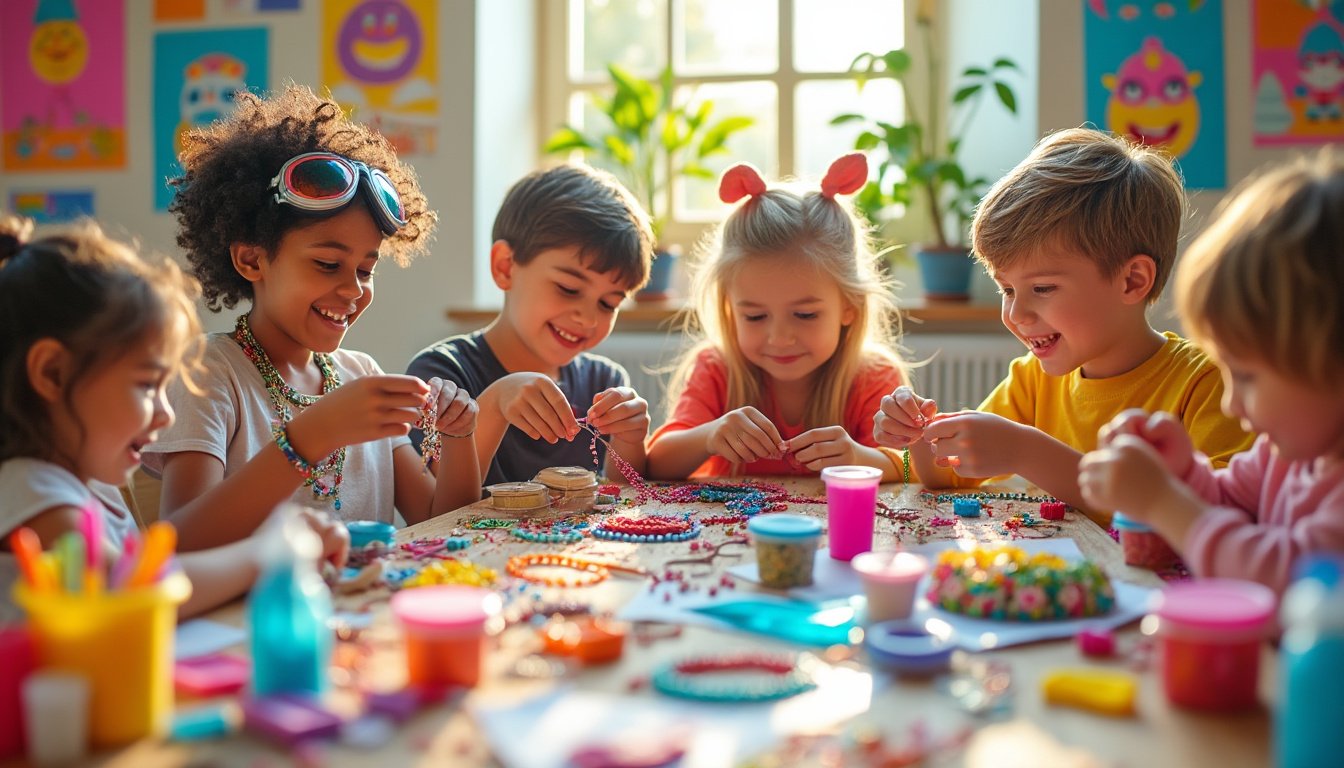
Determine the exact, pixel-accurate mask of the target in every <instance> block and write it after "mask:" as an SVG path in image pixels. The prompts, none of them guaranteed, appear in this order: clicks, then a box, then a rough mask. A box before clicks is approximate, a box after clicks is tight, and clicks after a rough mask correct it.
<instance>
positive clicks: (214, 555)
mask: <svg viewBox="0 0 1344 768" xmlns="http://www.w3.org/2000/svg"><path fill="white" fill-rule="evenodd" d="M30 232H31V224H30V223H29V222H26V221H24V220H21V219H17V218H14V217H4V216H0V499H3V500H4V502H3V504H0V550H3V551H0V624H2V623H5V622H7V621H10V620H13V619H15V618H17V616H16V613H17V611H16V609H15V607H14V606H13V604H12V603H10V601H9V595H10V587H11V586H12V584H13V583H14V580H15V578H16V576H17V564H16V561H15V558H14V556H13V554H12V553H10V552H9V551H8V542H9V540H10V535H11V533H13V532H14V531H16V530H17V529H19V528H20V527H26V528H28V529H31V530H32V531H33V532H35V533H36V534H37V536H38V538H39V539H40V541H41V543H42V545H43V547H50V546H51V545H52V544H53V542H55V540H56V539H57V538H58V537H60V536H61V535H62V534H64V533H66V532H68V531H74V530H77V528H78V525H79V520H80V516H81V515H82V514H83V512H82V510H83V509H84V508H85V507H88V506H92V507H94V508H95V509H96V510H97V511H98V513H99V514H101V516H102V518H103V525H102V529H103V531H104V532H105V534H104V546H105V548H106V550H107V551H106V553H105V557H104V561H105V562H106V561H110V559H111V558H112V557H113V556H114V555H117V554H119V553H120V552H122V550H123V549H124V547H125V542H126V540H127V539H128V538H129V537H130V535H131V534H132V532H133V531H135V528H136V524H135V520H134V518H133V517H132V516H131V513H130V511H129V510H128V509H127V507H126V505H125V503H124V502H123V501H122V497H121V494H120V492H119V490H118V488H117V486H118V485H121V484H123V483H125V482H126V478H127V476H128V475H129V474H130V472H131V471H132V470H133V469H134V468H135V467H136V466H138V465H139V463H140V452H141V451H142V450H143V449H144V448H145V446H146V445H148V444H149V443H151V442H152V441H153V440H154V438H155V436H156V435H157V434H158V432H159V431H160V430H162V429H165V428H166V427H168V426H169V425H171V424H172V422H173V411H172V409H171V408H170V407H169V406H168V403H167V401H166V400H165V397H164V387H165V386H166V385H167V383H168V382H169V380H171V379H172V378H173V377H175V376H177V375H178V373H179V372H180V371H181V370H182V368H183V367H184V366H190V365H191V364H192V362H193V361H194V360H196V359H197V358H199V352H200V351H199V340H200V337H199V334H200V326H199V325H198V323H197V319H196V310H195V307H194V306H193V304H192V299H193V297H194V296H195V294H196V292H197V290H198V289H197V288H196V285H195V283H194V281H192V280H191V279H190V278H187V277H184V276H183V275H182V272H181V270H179V269H178V268H177V267H176V266H175V265H174V264H172V263H171V262H164V263H163V264H161V265H158V266H151V265H149V264H146V263H145V262H143V261H141V260H140V258H139V257H138V256H137V255H136V254H135V253H134V252H133V251H132V250H131V249H130V247H128V246H126V245H124V244H122V243H119V242H117V241H115V240H112V239H110V238H108V237H107V236H105V235H104V234H103V233H102V231H101V230H100V229H99V228H98V226H97V225H95V224H93V223H85V224H82V225H80V226H77V227H73V228H70V229H68V230H66V231H64V232H62V233H59V234H53V235H51V236H48V237H44V238H41V239H38V240H34V241H30V240H29V233H30ZM310 524H311V525H312V526H313V527H314V529H315V530H317V531H318V532H319V534H321V535H322V538H323V541H324V543H325V550H326V551H325V553H324V556H328V557H330V558H332V559H333V560H336V561H337V562H338V563H339V562H342V561H344V559H345V551H346V549H347V547H348V543H349V538H348V536H346V533H345V529H344V528H343V527H342V526H338V525H335V524H333V523H331V522H329V521H326V520H323V519H319V518H316V517H313V518H310ZM249 546H250V543H249V542H239V543H238V544H235V545H232V546H228V547H220V548H218V549H213V550H210V551H208V552H198V553H193V554H191V555H189V556H184V557H182V558H181V559H180V564H181V566H182V569H183V570H184V571H185V572H186V574H187V576H188V577H189V578H190V579H191V581H192V585H193V591H192V596H191V598H190V600H188V602H187V603H186V605H184V606H183V609H182V611H183V613H184V614H186V615H190V614H192V613H196V612H200V611H203V610H208V609H209V608H212V607H214V606H216V605H219V604H220V603H223V602H225V601H227V600H230V599H232V598H234V597H236V596H237V595H239V594H241V593H242V592H243V591H244V590H246V589H247V588H248V587H249V586H250V585H251V584H252V581H253V580H254V578H255V577H256V565H255V563H254V562H253V561H252V558H251V557H250V555H249Z"/></svg>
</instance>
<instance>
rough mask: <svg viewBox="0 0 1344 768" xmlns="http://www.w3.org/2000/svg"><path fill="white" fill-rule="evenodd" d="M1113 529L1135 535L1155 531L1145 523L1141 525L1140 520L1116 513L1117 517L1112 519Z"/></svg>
mask: <svg viewBox="0 0 1344 768" xmlns="http://www.w3.org/2000/svg"><path fill="white" fill-rule="evenodd" d="M1111 527H1112V528H1114V529H1116V530H1117V531H1133V532H1135V533H1144V532H1146V531H1151V530H1153V529H1152V528H1150V527H1148V526H1146V525H1144V524H1143V523H1140V522H1139V521H1138V520H1134V519H1132V518H1130V517H1127V516H1125V514H1124V513H1123V512H1116V513H1115V515H1114V516H1113V517H1111Z"/></svg>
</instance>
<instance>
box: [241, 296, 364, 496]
mask: <svg viewBox="0 0 1344 768" xmlns="http://www.w3.org/2000/svg"><path fill="white" fill-rule="evenodd" d="M233 340H234V341H235V342H237V344H238V346H239V347H242V349H243V354H244V355H246V356H247V359H248V360H251V361H252V364H253V365H255V366H256V367H257V371H258V372H259V373H260V374H261V380H262V381H263V382H265V384H266V394H267V395H269V396H270V400H271V407H273V408H274V409H275V413H276V416H277V418H278V420H279V422H280V424H281V426H283V425H285V424H288V423H289V421H290V419H292V418H293V409H292V408H291V406H293V407H294V408H307V407H308V406H310V405H312V404H313V403H316V402H317V401H318V400H320V399H321V398H322V395H325V394H328V393H330V392H331V391H332V390H334V389H336V388H337V387H339V386H341V376H340V374H338V373H336V369H335V368H333V367H332V365H331V356H330V355H326V354H322V353H319V352H314V353H313V362H315V363H317V369H318V370H319V371H321V372H322V395H307V394H304V393H302V392H299V391H298V390H296V389H294V388H293V387H291V386H289V385H288V384H286V383H285V380H284V379H283V378H281V377H280V372H279V371H277V370H276V369H275V366H274V365H273V364H272V363H271V359H270V358H269V357H267V356H266V350H264V349H262V348H261V345H260V344H258V343H257V340H256V338H255V337H253V336H252V327H251V325H250V324H249V323H248V319H247V315H239V316H238V323H237V325H236V326H235V327H234V331H233ZM328 475H331V476H332V479H331V480H330V481H329V482H324V478H326V477H327V476H328ZM344 476H345V446H341V447H340V448H337V449H336V452H335V453H333V454H331V455H330V456H328V457H327V458H325V459H323V460H322V462H321V463H320V464H314V465H313V467H312V471H311V472H310V473H309V475H308V477H307V478H306V479H305V480H304V481H303V484H304V486H305V487H308V488H311V489H312V491H313V495H314V496H316V497H317V498H319V499H321V498H324V497H330V498H331V502H332V507H333V508H334V509H336V510H337V511H340V509H341V480H342V479H343V477H344Z"/></svg>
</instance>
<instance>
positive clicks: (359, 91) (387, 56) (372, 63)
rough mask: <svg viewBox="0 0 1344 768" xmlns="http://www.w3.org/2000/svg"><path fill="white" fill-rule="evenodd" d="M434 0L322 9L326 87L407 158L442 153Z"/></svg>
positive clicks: (386, 0) (378, 0)
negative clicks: (438, 150)
mask: <svg viewBox="0 0 1344 768" xmlns="http://www.w3.org/2000/svg"><path fill="white" fill-rule="evenodd" d="M435 5H436V4H435V3H434V2H433V0H328V2H324V3H323V4H322V29H323V39H324V40H326V41H327V42H326V45H324V46H323V54H322V82H323V84H325V85H326V86H327V87H328V88H330V89H331V95H332V97H333V98H335V99H336V101H338V102H340V103H341V105H342V106H344V107H345V108H346V109H347V110H349V111H350V113H351V116H352V117H353V118H354V119H356V120H361V121H363V122H365V123H368V124H370V125H372V126H374V127H375V128H377V129H378V130H379V131H381V132H382V133H383V135H384V136H386V137H387V138H388V140H390V141H391V142H392V144H393V145H394V146H395V147H396V148H397V152H398V153H400V154H403V155H407V154H409V155H424V154H429V153H431V152H433V151H434V145H435V139H436V136H437V133H438V113H439V97H438V93H437V90H438V49H437V43H436V41H437V39H438V20H437V12H436V10H435Z"/></svg>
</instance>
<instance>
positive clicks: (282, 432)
mask: <svg viewBox="0 0 1344 768" xmlns="http://www.w3.org/2000/svg"><path fill="white" fill-rule="evenodd" d="M271 437H273V438H275V444H276V445H277V446H279V448H280V452H281V453H283V454H284V455H285V460H286V461H288V462H289V464H290V466H292V467H294V469H295V470H296V471H298V473H299V474H300V475H302V476H303V479H304V480H309V479H311V478H312V476H313V465H312V464H309V463H308V462H307V461H305V460H304V458H303V457H302V456H300V455H299V452H298V451H296V450H294V446H293V445H292V444H291V443H290V442H289V429H288V428H287V427H286V426H285V424H284V423H283V422H279V421H276V422H272V423H271Z"/></svg>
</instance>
